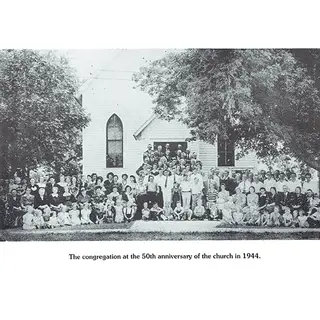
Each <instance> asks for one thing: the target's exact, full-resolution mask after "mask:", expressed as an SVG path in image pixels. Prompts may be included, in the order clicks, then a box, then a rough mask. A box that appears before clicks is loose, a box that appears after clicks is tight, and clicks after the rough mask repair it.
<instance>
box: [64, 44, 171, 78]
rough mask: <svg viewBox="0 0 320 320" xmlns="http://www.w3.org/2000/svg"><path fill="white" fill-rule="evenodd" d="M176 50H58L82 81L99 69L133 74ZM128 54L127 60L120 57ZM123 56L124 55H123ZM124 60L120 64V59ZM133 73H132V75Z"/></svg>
mask: <svg viewBox="0 0 320 320" xmlns="http://www.w3.org/2000/svg"><path fill="white" fill-rule="evenodd" d="M169 51H176V50H172V49H171V50H170V49H169V50H168V49H141V50H139V49H128V50H127V49H106V50H101V49H97V50H65V51H58V52H59V53H60V54H63V55H64V56H66V57H68V58H69V60H70V63H71V65H72V66H73V67H74V68H75V69H76V71H77V74H78V76H79V79H80V82H81V83H82V82H85V81H86V80H88V79H89V78H90V77H92V76H93V75H94V74H96V73H97V72H98V71H99V70H108V71H109V72H110V73H112V72H115V71H117V72H118V71H123V72H124V73H127V75H128V76H131V75H132V73H133V72H136V71H138V70H139V68H140V67H142V66H143V65H145V64H146V63H147V61H152V60H156V59H160V58H162V57H163V56H164V55H165V54H166V53H167V52H169ZM123 55H126V57H127V59H126V60H127V62H126V63H125V65H124V64H123V60H124V59H119V57H121V56H123ZM122 58H123V57H122ZM120 60H121V61H122V62H121V63H122V64H120V62H119V61H120ZM130 74H131V75H130Z"/></svg>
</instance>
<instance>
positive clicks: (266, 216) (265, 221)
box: [260, 188, 270, 227]
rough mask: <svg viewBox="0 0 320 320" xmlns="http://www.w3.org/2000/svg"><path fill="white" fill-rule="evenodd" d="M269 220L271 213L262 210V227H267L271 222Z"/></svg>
mask: <svg viewBox="0 0 320 320" xmlns="http://www.w3.org/2000/svg"><path fill="white" fill-rule="evenodd" d="M261 189H262V188H261ZM269 218H270V216H269V211H268V210H267V209H266V208H264V209H262V213H261V217H260V224H261V226H263V227H265V226H267V225H268V222H269Z"/></svg>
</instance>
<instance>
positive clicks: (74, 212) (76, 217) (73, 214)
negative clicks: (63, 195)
mask: <svg viewBox="0 0 320 320" xmlns="http://www.w3.org/2000/svg"><path fill="white" fill-rule="evenodd" d="M69 215H70V218H71V225H72V226H78V225H80V224H81V220H80V211H79V210H78V207H77V204H76V203H73V204H72V209H71V210H70V211H69Z"/></svg>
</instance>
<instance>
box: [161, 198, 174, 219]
mask: <svg viewBox="0 0 320 320" xmlns="http://www.w3.org/2000/svg"><path fill="white" fill-rule="evenodd" d="M163 215H164V220H173V209H172V208H171V205H170V201H166V203H165V204H164V208H163Z"/></svg>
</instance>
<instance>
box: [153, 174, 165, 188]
mask: <svg viewBox="0 0 320 320" xmlns="http://www.w3.org/2000/svg"><path fill="white" fill-rule="evenodd" d="M165 181H166V177H165V176H164V175H162V176H160V175H157V176H156V177H155V178H154V182H155V183H157V184H158V186H160V187H161V189H163V188H164V184H165Z"/></svg>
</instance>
